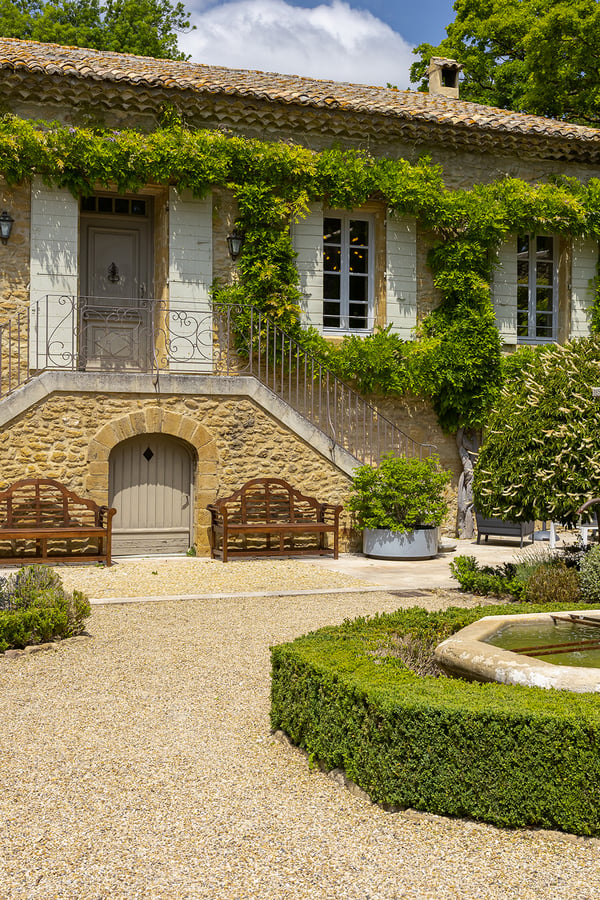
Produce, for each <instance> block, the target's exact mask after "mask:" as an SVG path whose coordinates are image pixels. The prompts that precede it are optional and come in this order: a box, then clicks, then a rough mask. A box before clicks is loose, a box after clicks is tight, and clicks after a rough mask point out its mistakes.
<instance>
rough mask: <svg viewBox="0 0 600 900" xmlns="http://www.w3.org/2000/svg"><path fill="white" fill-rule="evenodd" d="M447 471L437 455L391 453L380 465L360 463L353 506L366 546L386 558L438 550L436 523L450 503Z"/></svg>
mask: <svg viewBox="0 0 600 900" xmlns="http://www.w3.org/2000/svg"><path fill="white" fill-rule="evenodd" d="M449 479H450V473H449V472H443V471H441V470H440V469H439V465H438V459H437V457H431V458H429V459H406V458H404V457H398V456H394V455H393V454H388V455H387V456H384V457H383V459H382V460H381V462H380V464H379V466H378V467H377V468H372V467H371V466H361V467H360V468H359V469H357V470H356V472H355V474H354V478H353V482H352V496H351V498H350V503H349V508H350V509H351V510H353V512H354V513H355V514H356V521H357V523H358V525H359V526H360V527H362V528H363V529H364V535H363V550H364V552H365V553H366V554H367V556H374V557H378V558H383V559H428V558H430V557H432V556H435V555H436V553H437V550H438V532H437V527H438V526H439V525H440V524H441V522H442V520H443V518H444V516H445V515H446V512H447V509H448V504H447V502H446V498H445V496H444V488H445V486H446V484H447V483H448V481H449Z"/></svg>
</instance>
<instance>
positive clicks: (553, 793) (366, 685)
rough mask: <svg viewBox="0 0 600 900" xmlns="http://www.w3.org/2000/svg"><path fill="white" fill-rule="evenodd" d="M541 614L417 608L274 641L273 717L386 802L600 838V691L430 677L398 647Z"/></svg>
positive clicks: (318, 757)
mask: <svg viewBox="0 0 600 900" xmlns="http://www.w3.org/2000/svg"><path fill="white" fill-rule="evenodd" d="M566 608H572V607H567V606H565V605H560V606H559V605H556V604H553V605H552V606H541V605H540V606H536V610H539V611H540V612H544V611H549V612H550V611H558V610H560V609H566ZM581 608H582V609H584V608H588V609H589V608H591V607H589V606H584V605H582V606H581ZM531 611H532V608H531V605H530V604H528V605H524V604H510V605H507V606H481V607H477V608H475V609H468V610H467V609H457V608H451V609H449V610H446V611H444V612H437V613H428V612H427V611H426V610H423V609H420V608H414V609H410V610H401V611H398V612H396V613H392V614H387V615H380V616H376V617H374V618H373V619H357V620H355V621H353V622H345V623H344V624H343V625H341V626H339V627H331V628H324V629H321V630H319V631H317V632H313V633H312V634H308V635H305V636H303V637H301V638H298V639H297V640H295V641H293V642H292V643H290V644H283V645H280V646H277V647H273V648H272V651H271V652H272V691H271V726H272V728H273V729H274V730H277V729H280V730H282V731H284V732H285V733H286V734H287V735H288V736H289V738H290V740H291V741H292V742H293V743H294V744H296V745H297V746H299V747H301V748H303V749H304V750H306V751H307V752H308V754H309V758H310V759H311V761H315V762H316V761H318V762H319V764H320V765H325V767H326V768H328V769H343V770H344V772H345V773H346V776H347V777H348V778H349V779H351V780H352V781H353V782H355V783H356V784H357V785H358V786H359V787H360V788H362V789H363V790H364V791H365V792H366V793H367V794H368V795H369V797H370V798H371V800H373V802H375V803H379V804H381V805H383V806H385V807H392V808H399V809H405V808H409V807H410V808H413V809H418V810H423V811H427V812H431V813H437V814H439V815H445V816H460V817H463V818H473V819H477V820H480V821H484V822H489V823H491V824H493V825H497V826H501V827H506V826H508V827H528V828H531V827H542V828H553V829H559V830H562V831H568V832H571V833H573V834H580V835H600V803H599V802H598V799H599V798H600V697H598V696H597V695H595V694H574V693H570V692H566V691H555V690H543V689H541V688H526V687H520V686H512V685H502V684H479V683H471V682H466V681H462V680H458V679H450V678H435V677H433V676H425V677H419V676H418V675H415V674H414V673H413V672H412V671H410V670H409V669H408V668H407V667H406V666H405V664H404V663H402V662H401V661H400V659H398V658H397V657H395V656H393V655H391V651H390V648H391V647H392V646H393V642H394V641H397V640H398V639H399V638H400V637H402V636H406V635H409V636H410V637H411V639H412V640H415V641H420V642H425V643H428V644H430V645H432V646H433V645H435V644H436V643H437V642H438V641H439V640H443V638H444V637H447V636H448V635H450V634H452V633H454V632H455V631H458V630H459V629H460V628H462V627H464V626H465V625H468V624H470V623H471V622H474V621H476V620H477V619H479V618H481V617H482V616H484V615H500V614H507V613H508V614H510V613H520V612H531ZM386 648H387V649H386Z"/></svg>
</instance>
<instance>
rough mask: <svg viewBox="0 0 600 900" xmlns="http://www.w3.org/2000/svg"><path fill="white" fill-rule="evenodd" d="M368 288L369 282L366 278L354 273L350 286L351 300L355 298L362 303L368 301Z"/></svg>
mask: <svg viewBox="0 0 600 900" xmlns="http://www.w3.org/2000/svg"><path fill="white" fill-rule="evenodd" d="M367 288H368V284H367V279H366V278H361V277H360V276H358V275H352V276H351V277H350V286H349V293H350V298H349V299H350V302H352V301H353V300H355V301H357V302H360V303H366V302H367V299H368V291H367Z"/></svg>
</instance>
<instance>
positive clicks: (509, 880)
mask: <svg viewBox="0 0 600 900" xmlns="http://www.w3.org/2000/svg"><path fill="white" fill-rule="evenodd" d="M73 571H75V570H73ZM155 577H156V576H155ZM442 599H443V598H441V597H440V596H433V597H432V598H431V600H430V603H431V605H432V606H437V605H439V604H440V603H441V602H442ZM423 601H424V598H423V597H422V596H419V597H418V598H417V602H419V603H420V604H421V605H429V602H427V603H424V602H423ZM409 602H410V601H408V600H404V604H407V603H409ZM399 605H400V601H399V598H398V596H395V597H394V596H391V595H389V594H374V593H369V594H335V595H321V596H319V595H313V596H303V597H301V598H298V597H296V598H291V597H280V598H261V599H250V600H244V601H243V602H240V601H238V600H232V599H211V600H206V601H198V600H193V601H174V600H168V601H165V602H161V603H153V604H141V603H134V604H128V605H122V606H110V605H106V606H97V607H95V608H94V610H93V614H92V618H91V620H90V624H89V631H90V633H91V635H92V637H91V638H89V639H86V638H80V639H76V640H75V641H74V642H65V643H64V644H62V645H61V646H60V647H59V649H58V650H57V651H55V652H46V653H41V654H36V655H33V656H24V657H21V658H18V659H13V660H7V661H4V662H0V717H1V721H2V731H1V733H0V760H1V765H0V784H1V786H2V790H1V791H0V897H1V898H2V900H17V898H18V900H30V898H31V900H34V898H44V900H46V898H68V900H138V898H143V900H180V898H181V900H185V898H192V900H197V898H198V900H200V898H206V900H246V898H248V900H271V898H273V900H275V898H278V900H288V898H289V900H304V898H311V900H375V898H382V900H395V898H407V900H408V898H410V900H413V898H418V900H428V898H435V900H447V898H461V900H463V898H467V900H472V898H473V900H474V898H493V900H508V898H510V900H530V898H544V900H545V898H553V900H556V898H574V900H575V898H577V900H592V898H597V897H598V896H600V871H599V867H598V860H599V851H600V842H598V841H596V840H589V839H588V840H586V839H580V838H578V839H574V838H570V837H568V836H562V835H556V834H553V833H545V832H533V831H520V832H510V831H501V830H498V829H495V828H493V827H491V826H487V825H481V824H477V823H472V822H464V821H461V820H450V819H444V818H440V817H436V816H427V815H421V814H415V813H411V812H410V811H409V812H407V813H395V814H390V813H385V812H383V811H382V810H380V809H379V808H377V807H375V806H373V805H371V804H370V803H367V802H365V801H364V800H362V799H360V798H357V797H354V796H352V795H351V794H350V793H349V792H348V791H347V790H345V789H344V788H341V787H339V786H338V785H337V784H336V783H335V782H334V781H332V780H331V779H330V778H328V777H327V776H326V775H324V774H322V773H320V772H318V771H311V770H310V769H309V768H308V765H307V762H306V760H305V758H304V756H303V755H302V754H300V753H299V752H298V751H296V750H294V749H293V748H291V747H289V746H285V745H282V744H281V743H279V742H278V741H277V740H275V739H274V738H273V737H272V736H271V735H270V733H269V724H268V708H269V653H268V647H269V645H270V644H272V643H275V642H279V641H283V640H288V639H291V638H293V637H295V636H297V635H299V634H302V633H304V632H306V631H308V630H310V629H313V628H315V627H318V626H321V625H324V624H328V623H333V622H341V621H342V620H343V619H344V618H345V617H354V616H356V615H359V614H365V613H366V614H371V613H374V612H376V611H383V610H392V609H396V608H397V607H398V606H399Z"/></svg>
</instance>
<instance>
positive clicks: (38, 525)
mask: <svg viewBox="0 0 600 900" xmlns="http://www.w3.org/2000/svg"><path fill="white" fill-rule="evenodd" d="M115 513H116V509H109V508H108V506H98V504H97V503H94V501H93V500H86V499H84V498H83V497H79V496H77V494H74V493H73V492H72V491H69V490H67V488H66V487H65V486H64V485H63V484H61V483H60V482H59V481H55V480H54V479H53V478H25V479H23V480H22V481H16V482H15V483H14V484H12V485H11V486H10V487H9V488H7V490H5V491H1V492H0V541H10V544H11V551H12V556H8V557H5V556H0V564H2V563H4V564H6V563H8V564H13V563H35V562H41V563H52V562H54V561H55V560H57V561H63V560H90V561H102V562H105V563H106V565H107V566H110V564H111V534H112V517H113V516H114V515H115ZM74 540H76V541H81V542H83V543H84V544H86V543H88V542H89V541H90V540H93V541H94V543H95V544H96V545H97V552H96V553H95V554H87V553H83V548H82V549H79V548H77V549H74V548H73V546H72V544H73V541H74ZM49 541H50V542H51V541H60V542H61V543H65V544H66V551H65V552H62V553H61V552H58V553H56V554H55V553H52V554H51V555H48V542H49ZM17 542H25V546H24V547H23V552H22V553H21V555H16V544H17ZM27 542H29V543H30V544H33V543H34V542H35V554H29V553H28V552H27V551H28V549H29V548H28V547H27Z"/></svg>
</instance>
